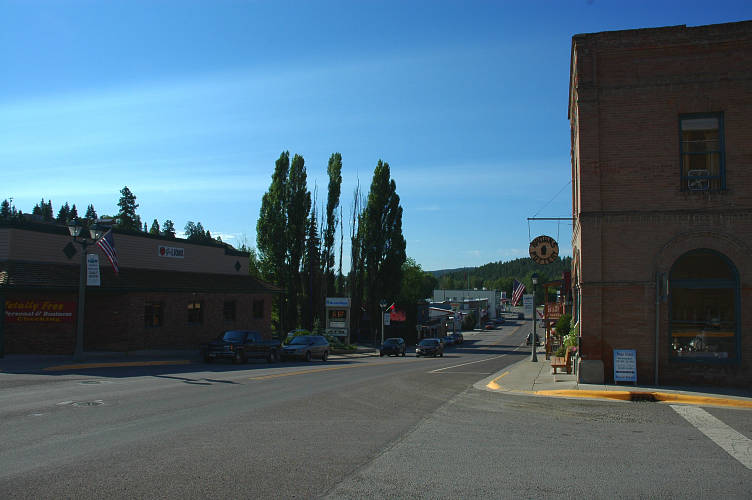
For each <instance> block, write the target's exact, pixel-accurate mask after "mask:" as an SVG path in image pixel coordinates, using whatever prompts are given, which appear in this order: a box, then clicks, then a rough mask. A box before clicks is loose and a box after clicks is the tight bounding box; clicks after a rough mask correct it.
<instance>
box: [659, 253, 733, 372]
mask: <svg viewBox="0 0 752 500" xmlns="http://www.w3.org/2000/svg"><path fill="white" fill-rule="evenodd" d="M697 251H705V252H710V253H713V254H715V255H716V256H717V257H719V258H721V259H723V260H724V261H725V263H726V265H728V266H729V269H730V270H731V271H732V273H733V275H734V276H733V279H671V274H672V272H673V270H674V267H675V266H676V264H677V262H679V261H680V260H681V259H682V258H683V257H685V256H686V255H687V254H689V253H692V252H697ZM668 276H669V286H668V296H667V302H668V339H667V344H668V359H669V362H672V363H691V364H707V365H731V364H737V365H738V364H740V363H741V361H742V329H741V321H742V317H741V316H742V313H741V282H740V279H739V271H738V269H737V268H736V266H735V265H734V263H733V262H732V261H731V259H729V258H728V257H726V256H725V255H724V254H722V253H720V252H717V251H715V250H712V249H710V248H695V249H693V250H689V251H688V252H685V253H683V254H682V255H680V256H679V257H678V258H677V259H676V260H675V261H674V263H673V265H672V266H671V270H670V271H669V273H668ZM674 288H681V289H689V290H691V289H731V290H732V291H733V293H734V299H733V300H734V323H735V324H734V340H735V342H734V343H735V347H736V356H733V357H729V358H726V359H718V358H689V357H681V356H676V355H674V349H673V345H672V341H673V335H672V332H673V328H672V323H673V317H674V314H673V313H674V311H673V290H674Z"/></svg>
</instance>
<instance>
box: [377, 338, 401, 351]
mask: <svg viewBox="0 0 752 500" xmlns="http://www.w3.org/2000/svg"><path fill="white" fill-rule="evenodd" d="M406 351H407V344H406V343H405V339H403V338H400V337H393V338H389V339H386V340H385V341H384V343H383V344H381V349H379V356H385V355H386V356H391V355H392V354H394V355H395V356H400V355H401V356H404V355H405V352H406Z"/></svg>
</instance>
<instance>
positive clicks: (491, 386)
mask: <svg viewBox="0 0 752 500" xmlns="http://www.w3.org/2000/svg"><path fill="white" fill-rule="evenodd" d="M507 375H509V372H504V373H502V374H501V375H499V376H498V377H496V378H495V379H493V380H492V381H490V382H489V383H488V384H486V387H488V388H489V389H493V390H495V391H498V390H499V389H501V386H500V385H499V384H497V383H496V381H497V380H499V379H500V378H503V377H506V376H507Z"/></svg>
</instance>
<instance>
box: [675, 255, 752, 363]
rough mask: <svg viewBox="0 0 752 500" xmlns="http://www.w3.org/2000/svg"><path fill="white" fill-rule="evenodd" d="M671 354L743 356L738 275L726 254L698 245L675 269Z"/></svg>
mask: <svg viewBox="0 0 752 500" xmlns="http://www.w3.org/2000/svg"><path fill="white" fill-rule="evenodd" d="M670 286H671V291H670V293H671V325H670V328H671V357H672V358H673V359H682V360H696V361H719V362H723V361H738V359H739V274H738V273H737V271H736V268H735V267H734V265H733V264H732V263H731V261H729V260H728V259H727V258H726V257H725V256H724V255H721V254H719V253H718V252H715V251H713V250H708V249H697V250H692V251H690V252H687V253H685V254H684V255H682V256H681V257H680V258H679V259H678V260H677V261H676V262H675V263H674V266H673V267H672V268H671V274H670Z"/></svg>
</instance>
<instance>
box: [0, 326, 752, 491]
mask: <svg viewBox="0 0 752 500" xmlns="http://www.w3.org/2000/svg"><path fill="white" fill-rule="evenodd" d="M526 333H527V325H525V326H519V325H517V324H516V323H514V322H512V323H511V324H507V325H505V326H503V327H501V328H499V329H497V330H493V331H487V332H474V333H466V334H465V338H466V342H465V343H464V344H463V345H462V346H457V347H450V348H449V349H448V350H447V353H446V355H445V356H444V357H443V358H435V359H434V358H419V359H416V358H415V357H414V356H413V355H408V356H407V357H405V358H401V357H400V358H379V357H367V358H352V359H338V360H331V361H329V362H327V363H323V362H313V363H283V364H266V363H261V362H258V363H251V364H248V365H243V366H237V365H231V364H219V363H217V364H212V365H204V364H190V365H184V366H150V367H119V368H107V369H92V370H83V371H79V372H59V373H57V372H53V373H49V372H39V373H29V372H23V373H22V372H19V373H0V424H1V425H0V491H1V492H2V497H3V498H60V497H63V498H102V497H104V496H107V497H114V498H133V497H149V498H153V497H158V498H178V497H181V498H206V497H220V496H222V497H233V498H316V497H322V496H328V497H331V498H458V497H462V498H477V497H492V498H513V497H527V498H533V497H574V496H578V497H587V498H594V497H604V496H616V497H666V498H681V497H688V496H690V495H693V496H698V495H699V496H700V497H708V496H713V497H716V496H724V497H729V498H749V492H750V491H752V470H750V468H749V467H747V466H746V465H744V464H742V463H740V462H739V461H738V460H737V459H735V458H733V457H732V456H730V455H729V454H728V453H727V452H726V451H724V450H723V449H722V448H720V447H719V446H718V445H717V444H716V443H715V442H713V441H712V440H711V439H709V438H708V437H706V436H705V435H703V434H702V433H701V432H699V431H698V429H697V428H695V427H694V426H692V425H691V424H689V423H688V421H687V420H686V418H685V417H683V416H682V415H680V414H679V413H678V412H677V411H676V410H675V409H674V408H672V407H671V406H670V405H663V404H656V403H624V402H604V401H586V400H565V399H554V398H542V397H534V396H520V395H509V394H501V393H494V392H490V391H482V390H478V389H476V388H474V387H473V384H475V383H476V382H478V381H479V380H481V379H484V378H487V377H489V376H490V375H492V374H494V373H497V372H500V371H502V370H504V369H505V368H506V367H508V366H510V365H511V364H513V363H516V362H519V361H521V360H523V359H525V358H526V356H527V355H528V354H527V353H528V351H527V349H526V348H525V347H524V345H522V344H523V342H524V338H525V335H526ZM703 411H707V412H708V413H710V414H711V415H712V416H714V417H715V418H717V419H719V420H720V421H723V422H724V423H725V424H726V425H728V426H729V427H730V428H733V429H735V430H736V431H737V432H739V433H741V434H742V435H744V436H747V437H748V438H749V437H752V418H750V416H752V413H750V411H749V410H736V409H719V408H705V409H703Z"/></svg>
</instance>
